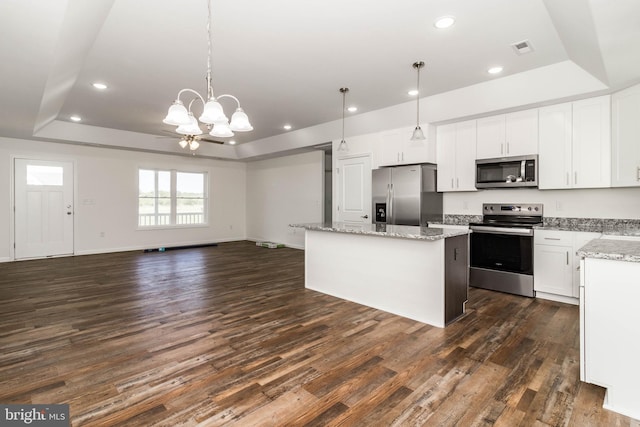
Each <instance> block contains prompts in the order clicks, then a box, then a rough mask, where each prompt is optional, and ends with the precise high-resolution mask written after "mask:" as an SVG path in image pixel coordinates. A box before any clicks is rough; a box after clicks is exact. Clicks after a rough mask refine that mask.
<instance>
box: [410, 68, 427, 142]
mask: <svg viewBox="0 0 640 427" xmlns="http://www.w3.org/2000/svg"><path fill="white" fill-rule="evenodd" d="M422 67H424V62H422V61H418V62H414V63H413V68H415V69H416V70H418V84H417V85H416V90H417V91H418V95H416V128H415V129H414V130H413V135H411V141H421V140H424V139H427V138H425V136H424V132H422V128H421V127H420V69H421V68H422Z"/></svg>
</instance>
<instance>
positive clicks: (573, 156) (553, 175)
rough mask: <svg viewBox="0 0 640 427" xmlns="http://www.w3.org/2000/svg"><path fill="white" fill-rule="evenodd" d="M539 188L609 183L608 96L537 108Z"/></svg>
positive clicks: (587, 186)
mask: <svg viewBox="0 0 640 427" xmlns="http://www.w3.org/2000/svg"><path fill="white" fill-rule="evenodd" d="M539 149H540V153H539V165H538V170H539V176H540V178H539V188H541V189H562V188H602V187H609V186H610V184H611V97H610V96H608V95H607V96H600V97H597V98H589V99H584V100H582V101H576V102H572V103H566V104H559V105H552V106H550V107H543V108H540V144H539Z"/></svg>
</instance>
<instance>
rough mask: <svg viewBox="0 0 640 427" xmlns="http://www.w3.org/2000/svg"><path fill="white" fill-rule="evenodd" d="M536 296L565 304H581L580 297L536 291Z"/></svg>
mask: <svg viewBox="0 0 640 427" xmlns="http://www.w3.org/2000/svg"><path fill="white" fill-rule="evenodd" d="M536 298H540V299H546V300H549V301H555V302H563V303H565V304H573V305H580V299H579V298H573V297H566V296H564V295H556V294H548V293H546V292H538V291H536Z"/></svg>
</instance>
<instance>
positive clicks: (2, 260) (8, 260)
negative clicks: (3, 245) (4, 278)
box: [0, 257, 13, 262]
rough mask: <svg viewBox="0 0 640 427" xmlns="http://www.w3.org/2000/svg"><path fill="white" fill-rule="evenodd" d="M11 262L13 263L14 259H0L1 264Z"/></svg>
mask: <svg viewBox="0 0 640 427" xmlns="http://www.w3.org/2000/svg"><path fill="white" fill-rule="evenodd" d="M11 261H13V259H12V258H9V257H4V258H0V262H11Z"/></svg>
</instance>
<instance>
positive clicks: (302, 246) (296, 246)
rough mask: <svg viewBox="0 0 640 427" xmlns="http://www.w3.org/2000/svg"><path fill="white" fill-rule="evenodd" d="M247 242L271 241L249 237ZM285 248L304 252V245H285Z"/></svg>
mask: <svg viewBox="0 0 640 427" xmlns="http://www.w3.org/2000/svg"><path fill="white" fill-rule="evenodd" d="M245 240H248V241H250V242H265V241H269V240H268V239H257V238H255V237H247V238H246V239H245ZM278 243H279V242H278ZM284 246H285V248H291V249H301V250H304V245H295V244H289V243H284Z"/></svg>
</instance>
